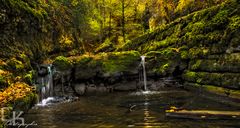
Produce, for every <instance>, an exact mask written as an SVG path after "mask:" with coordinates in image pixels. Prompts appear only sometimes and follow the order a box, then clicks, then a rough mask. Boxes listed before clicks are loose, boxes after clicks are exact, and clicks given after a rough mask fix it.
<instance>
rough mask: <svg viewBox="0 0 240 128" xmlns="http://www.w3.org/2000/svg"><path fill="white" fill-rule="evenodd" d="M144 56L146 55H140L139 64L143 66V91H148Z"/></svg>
mask: <svg viewBox="0 0 240 128" xmlns="http://www.w3.org/2000/svg"><path fill="white" fill-rule="evenodd" d="M145 58H146V56H141V65H142V68H143V84H144V91H148V88H147V75H146V67H145Z"/></svg>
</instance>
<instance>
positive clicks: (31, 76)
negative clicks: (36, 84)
mask: <svg viewBox="0 0 240 128" xmlns="http://www.w3.org/2000/svg"><path fill="white" fill-rule="evenodd" d="M35 74H36V72H35V71H34V70H31V71H29V72H28V73H26V74H25V75H24V81H25V82H26V83H27V84H29V85H32V84H33V79H34V76H35Z"/></svg>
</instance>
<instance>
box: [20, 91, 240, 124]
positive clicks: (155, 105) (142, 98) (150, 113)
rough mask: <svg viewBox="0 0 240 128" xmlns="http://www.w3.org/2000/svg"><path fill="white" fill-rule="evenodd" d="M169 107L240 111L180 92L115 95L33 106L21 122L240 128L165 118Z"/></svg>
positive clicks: (186, 92) (227, 122)
mask: <svg viewBox="0 0 240 128" xmlns="http://www.w3.org/2000/svg"><path fill="white" fill-rule="evenodd" d="M171 106H176V107H183V108H184V109H207V110H240V108H237V107H233V106H229V105H225V104H222V103H217V102H215V101H212V100H209V99H205V98H203V97H201V96H200V94H193V93H191V92H188V91H185V90H182V89H168V90H165V91H159V92H153V93H141V92H114V93H108V94H102V95H92V96H91V95H90V96H83V97H80V98H79V100H77V101H72V102H59V103H53V104H49V105H45V106H35V107H34V108H32V109H31V110H29V111H28V113H26V114H25V116H24V118H25V120H26V121H27V122H33V121H35V122H36V123H37V124H38V125H37V126H35V127H39V128H127V127H138V128H149V127H151V128H239V127H240V122H239V121H238V120H191V119H174V118H169V117H166V116H165V110H166V109H169V108H170V107H171Z"/></svg>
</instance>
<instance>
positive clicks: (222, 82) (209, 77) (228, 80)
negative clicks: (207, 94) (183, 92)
mask: <svg viewBox="0 0 240 128" xmlns="http://www.w3.org/2000/svg"><path fill="white" fill-rule="evenodd" d="M183 79H184V80H186V81H189V82H195V83H199V84H208V85H214V86H218V87H224V88H232V89H239V88H240V80H239V79H240V75H239V74H236V73H224V74H223V73H208V72H192V71H186V72H185V73H184V74H183Z"/></svg>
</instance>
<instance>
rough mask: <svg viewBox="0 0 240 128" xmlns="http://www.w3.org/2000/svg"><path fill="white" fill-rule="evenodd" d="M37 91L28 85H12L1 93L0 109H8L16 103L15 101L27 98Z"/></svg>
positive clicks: (19, 83) (18, 83) (20, 83)
mask: <svg viewBox="0 0 240 128" xmlns="http://www.w3.org/2000/svg"><path fill="white" fill-rule="evenodd" d="M34 90H35V89H34V88H33V87H30V86H29V85H27V84H26V83H22V82H17V83H14V84H11V85H10V86H9V87H8V88H7V89H5V90H4V91H3V92H0V103H1V106H0V107H6V106H7V105H8V104H11V103H14V102H15V101H17V100H19V99H22V98H24V97H26V96H27V95H29V94H31V93H32V92H33V91H34Z"/></svg>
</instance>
